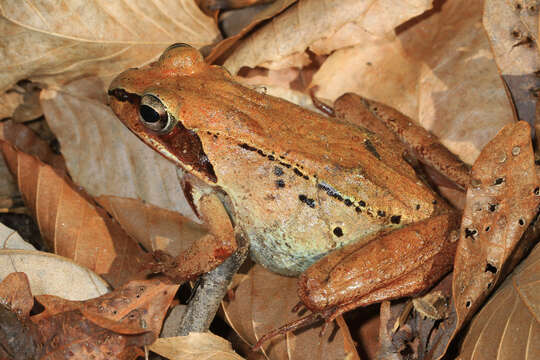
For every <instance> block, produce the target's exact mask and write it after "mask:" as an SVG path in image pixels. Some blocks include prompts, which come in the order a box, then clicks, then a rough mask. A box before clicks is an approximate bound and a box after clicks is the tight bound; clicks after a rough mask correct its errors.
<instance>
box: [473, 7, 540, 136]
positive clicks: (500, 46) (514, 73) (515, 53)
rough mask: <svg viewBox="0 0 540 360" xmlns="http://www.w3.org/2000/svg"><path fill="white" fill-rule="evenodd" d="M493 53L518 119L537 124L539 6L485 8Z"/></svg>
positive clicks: (485, 23)
mask: <svg viewBox="0 0 540 360" xmlns="http://www.w3.org/2000/svg"><path fill="white" fill-rule="evenodd" d="M482 22H483V24H484V28H485V29H486V32H487V34H488V37H489V41H490V45H491V50H492V51H493V55H494V56H495V61H496V63H497V66H498V67H499V71H500V73H501V76H502V78H503V80H504V81H505V83H506V86H507V88H508V90H509V91H510V94H511V96H510V100H511V101H512V102H513V103H514V106H515V109H516V112H517V114H516V115H517V119H519V120H525V121H527V122H528V123H529V124H530V125H531V126H533V124H534V122H535V114H536V103H537V102H538V95H537V92H538V88H540V79H539V78H538V75H537V74H536V72H537V71H538V69H539V67H540V54H539V53H538V44H537V43H535V39H536V42H537V41H538V25H539V22H538V4H537V3H536V2H535V1H515V2H513V1H497V0H495V1H493V0H488V1H486V2H485V4H484V16H483V18H482Z"/></svg>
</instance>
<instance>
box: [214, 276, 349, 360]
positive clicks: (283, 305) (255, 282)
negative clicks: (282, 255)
mask: <svg viewBox="0 0 540 360" xmlns="http://www.w3.org/2000/svg"><path fill="white" fill-rule="evenodd" d="M296 281H297V280H296V279H295V278H290V277H284V276H280V275H277V274H274V273H271V272H270V271H268V270H266V269H264V268H263V267H262V266H260V265H255V266H253V268H252V269H251V270H250V271H249V273H248V276H247V277H246V278H245V279H244V281H242V282H241V283H240V284H239V286H238V287H237V288H236V289H235V290H234V298H233V299H231V298H229V299H228V300H227V299H226V300H224V302H223V308H224V311H225V316H226V319H227V321H228V322H229V324H230V325H231V326H232V328H233V329H234V330H235V331H236V332H237V333H238V334H239V335H240V336H241V337H242V338H243V339H244V341H246V342H247V343H249V344H250V345H253V344H255V343H256V342H257V340H258V339H260V338H261V337H262V336H263V335H264V334H266V333H267V332H269V331H270V330H273V329H275V328H277V327H279V326H281V325H284V324H286V323H288V322H290V321H292V320H296V319H297V318H298V315H297V314H295V313H293V312H291V309H292V308H293V307H294V305H296V303H298V296H297V294H296ZM320 330H321V326H320V324H319V326H315V327H309V328H306V329H300V330H298V331H294V332H289V333H287V334H286V335H282V336H279V337H276V338H274V339H273V340H272V341H270V342H268V343H266V344H264V345H263V351H264V354H265V355H266V356H267V357H268V358H269V359H273V360H274V359H298V358H303V359H304V358H309V359H313V360H315V359H343V358H346V357H347V356H348V357H349V358H350V359H358V354H357V353H356V349H354V348H352V349H351V348H350V347H349V342H348V339H349V338H350V334H348V329H347V328H342V327H338V326H337V324H330V326H329V327H328V329H327V330H326V332H325V333H324V334H323V336H322V337H321V336H319V334H320Z"/></svg>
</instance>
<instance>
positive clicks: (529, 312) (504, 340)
mask: <svg viewBox="0 0 540 360" xmlns="http://www.w3.org/2000/svg"><path fill="white" fill-rule="evenodd" d="M459 358H460V359H498V360H510V359H538V358H540V246H539V245H537V246H536V247H535V249H534V250H533V251H532V252H531V253H530V254H529V256H528V257H527V258H526V259H525V260H524V261H523V263H521V264H520V265H519V266H518V267H516V268H515V269H514V271H513V273H512V274H511V275H510V276H509V277H508V278H507V279H506V280H505V281H504V282H503V283H502V285H501V287H500V288H499V289H497V291H496V292H495V293H494V294H493V297H491V298H490V300H489V301H488V302H487V303H486V305H484V307H483V308H482V310H480V312H479V313H478V314H477V315H476V316H475V318H474V319H473V321H472V323H471V326H470V327H469V328H468V330H467V334H466V335H465V339H464V341H463V345H462V346H461V349H460V355H459Z"/></svg>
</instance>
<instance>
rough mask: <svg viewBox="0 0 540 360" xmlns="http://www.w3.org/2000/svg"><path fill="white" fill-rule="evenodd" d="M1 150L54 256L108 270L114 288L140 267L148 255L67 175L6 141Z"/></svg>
mask: <svg viewBox="0 0 540 360" xmlns="http://www.w3.org/2000/svg"><path fill="white" fill-rule="evenodd" d="M2 151H3V154H4V159H5V160H6V162H7V163H8V166H9V168H10V170H11V172H12V173H13V174H17V182H18V185H19V189H20V191H21V193H22V194H23V198H24V201H25V204H26V206H27V207H28V208H29V209H30V211H31V213H32V214H33V216H34V217H35V219H36V222H37V223H38V226H39V229H40V232H41V234H42V236H43V238H44V240H45V242H46V243H47V245H48V246H49V247H50V248H51V249H54V252H55V253H56V254H58V255H62V256H65V257H68V258H70V259H73V260H74V261H75V262H77V263H78V264H81V265H83V266H86V267H87V268H89V269H91V270H94V271H96V272H97V273H98V274H107V277H108V280H109V282H111V284H113V285H116V286H118V285H120V284H122V283H123V282H125V281H126V280H127V279H129V278H131V277H133V276H134V275H135V274H138V273H139V272H141V271H142V269H143V266H144V264H145V263H146V262H147V260H148V258H147V255H146V254H145V253H144V252H143V251H142V249H141V248H140V247H139V246H138V245H137V244H136V243H135V242H134V241H133V240H132V239H131V238H130V237H129V236H128V235H127V234H126V233H125V232H124V231H123V230H122V229H121V228H120V226H119V225H118V224H117V223H116V222H114V221H113V220H112V219H111V218H110V217H109V216H108V215H107V213H106V212H105V211H104V210H103V209H101V208H98V207H96V206H95V205H94V204H93V203H92V200H91V199H90V198H89V197H88V196H87V195H85V194H84V193H83V192H81V191H78V190H76V188H75V186H74V185H73V184H72V183H71V182H70V181H69V180H68V179H67V177H65V176H62V175H59V174H58V173H56V172H55V170H54V169H53V168H51V167H49V166H48V165H45V164H43V163H42V162H40V161H39V160H37V159H36V158H34V157H32V156H30V155H27V154H25V153H22V152H18V151H17V150H16V149H15V148H14V147H12V146H10V145H8V144H7V143H5V142H4V143H2Z"/></svg>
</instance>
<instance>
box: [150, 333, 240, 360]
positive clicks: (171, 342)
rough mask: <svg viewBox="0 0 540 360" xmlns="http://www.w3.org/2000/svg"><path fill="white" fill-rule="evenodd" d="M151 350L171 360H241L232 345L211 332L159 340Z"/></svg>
mask: <svg viewBox="0 0 540 360" xmlns="http://www.w3.org/2000/svg"><path fill="white" fill-rule="evenodd" d="M149 349H150V350H151V351H153V352H155V353H157V354H159V355H161V356H164V357H166V358H167V359H171V360H200V359H204V360H241V359H243V357H241V356H239V355H238V354H236V353H235V352H234V350H233V349H232V347H231V344H230V343H229V342H228V341H227V340H225V339H222V338H220V337H219V336H216V335H214V334H212V333H210V332H206V333H190V334H189V335H188V336H176V337H169V338H159V339H157V340H156V341H155V342H154V343H153V344H152V345H150V346H149Z"/></svg>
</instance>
